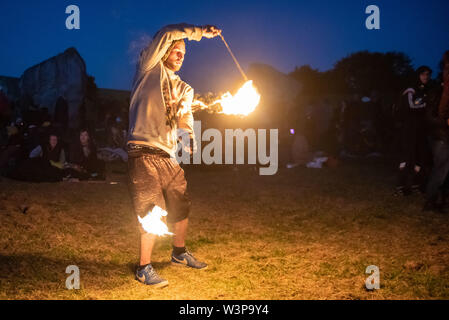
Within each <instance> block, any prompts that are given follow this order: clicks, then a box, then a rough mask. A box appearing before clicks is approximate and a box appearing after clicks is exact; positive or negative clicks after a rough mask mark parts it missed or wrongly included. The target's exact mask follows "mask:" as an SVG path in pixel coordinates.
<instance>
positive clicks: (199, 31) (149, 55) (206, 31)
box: [139, 23, 221, 72]
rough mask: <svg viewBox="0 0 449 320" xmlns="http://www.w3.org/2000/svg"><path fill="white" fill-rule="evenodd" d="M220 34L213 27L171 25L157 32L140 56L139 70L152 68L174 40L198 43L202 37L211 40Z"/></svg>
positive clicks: (143, 70)
mask: <svg viewBox="0 0 449 320" xmlns="http://www.w3.org/2000/svg"><path fill="white" fill-rule="evenodd" d="M220 33H221V30H219V29H217V28H216V27H214V26H194V25H190V24H186V23H181V24H172V25H168V26H165V27H164V28H162V29H161V30H159V31H158V32H157V33H156V35H155V37H154V39H153V41H151V43H150V44H149V45H148V47H146V48H145V49H144V50H143V51H142V53H141V54H140V60H139V69H140V71H142V72H146V71H149V70H151V69H152V68H154V67H155V66H156V65H157V64H158V63H159V61H161V59H162V57H163V56H164V55H165V53H166V52H167V50H168V48H169V47H170V45H171V43H172V42H173V41H175V40H181V39H185V38H187V39H189V40H195V41H200V40H201V38H202V37H203V36H204V37H206V38H213V37H215V36H217V35H218V34H220Z"/></svg>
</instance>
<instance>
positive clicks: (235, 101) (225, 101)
mask: <svg viewBox="0 0 449 320" xmlns="http://www.w3.org/2000/svg"><path fill="white" fill-rule="evenodd" d="M259 101H260V95H259V93H257V90H256V88H254V86H253V81H252V80H249V81H247V82H245V84H244V85H243V86H242V87H241V88H240V89H239V90H238V91H237V93H236V94H235V95H234V96H233V95H232V94H230V93H229V92H226V93H225V94H224V95H222V96H221V99H219V100H217V101H215V102H214V104H215V103H219V104H221V106H222V108H223V113H224V114H234V115H243V116H247V115H249V114H250V113H251V112H253V111H254V110H255V109H256V107H257V105H258V104H259Z"/></svg>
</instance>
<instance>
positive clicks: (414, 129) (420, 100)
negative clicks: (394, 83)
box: [396, 66, 432, 195]
mask: <svg viewBox="0 0 449 320" xmlns="http://www.w3.org/2000/svg"><path fill="white" fill-rule="evenodd" d="M416 74H417V81H416V83H415V85H413V86H411V87H410V88H407V89H406V90H405V91H404V92H403V93H402V101H401V104H402V107H401V120H402V129H401V132H400V135H401V137H400V139H401V154H400V161H399V171H398V184H397V186H396V194H398V195H409V194H411V193H412V191H418V190H421V191H424V190H423V188H424V184H425V177H426V176H425V166H426V165H427V163H428V161H429V149H428V144H427V131H426V130H427V125H426V110H427V107H428V104H429V87H430V80H431V75H432V70H431V69H430V68H429V67H427V66H421V67H419V68H418V69H417V71H416Z"/></svg>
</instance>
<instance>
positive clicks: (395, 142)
mask: <svg viewBox="0 0 449 320" xmlns="http://www.w3.org/2000/svg"><path fill="white" fill-rule="evenodd" d="M442 68H443V69H442V76H439V77H437V80H436V81H435V80H432V70H431V69H430V68H429V67H427V66H421V67H419V68H418V69H417V70H416V76H415V80H414V82H413V83H411V84H410V85H409V86H408V87H407V88H405V89H404V90H403V91H402V92H400V95H399V96H400V98H399V99H397V101H396V102H395V103H391V104H388V103H385V102H384V101H382V98H381V97H380V95H379V94H378V93H376V92H373V93H372V94H371V95H370V96H369V97H367V96H362V95H358V94H354V95H353V96H351V97H350V98H349V99H344V100H342V101H341V102H340V105H339V106H336V107H335V106H332V105H331V103H330V102H329V101H328V100H327V99H322V101H316V100H311V101H309V102H308V103H307V104H305V105H304V106H303V107H302V108H300V111H299V112H298V111H295V112H297V113H298V114H296V115H293V116H292V117H291V118H293V119H294V121H293V123H294V125H292V129H290V133H291V135H292V138H291V140H290V142H289V143H287V144H288V145H292V148H291V149H290V154H289V158H290V160H291V162H290V163H289V164H287V167H288V168H291V167H294V166H296V165H298V164H303V165H306V166H308V167H312V168H321V167H322V166H323V165H326V164H327V165H329V166H332V165H335V163H338V160H340V159H345V158H346V159H347V158H361V157H378V156H388V157H389V158H390V159H391V158H393V159H397V158H398V160H397V184H396V188H395V194H396V195H403V196H409V195H413V194H424V195H425V198H426V202H425V204H424V207H423V209H424V210H425V211H427V210H430V211H437V212H445V207H446V204H447V203H448V202H449V201H448V199H449V198H448V196H449V176H448V173H449V120H448V119H449V51H448V52H446V53H445V54H444V56H443V60H442ZM318 150H319V151H320V152H317V151H318ZM321 151H324V152H321ZM323 155H325V157H323Z"/></svg>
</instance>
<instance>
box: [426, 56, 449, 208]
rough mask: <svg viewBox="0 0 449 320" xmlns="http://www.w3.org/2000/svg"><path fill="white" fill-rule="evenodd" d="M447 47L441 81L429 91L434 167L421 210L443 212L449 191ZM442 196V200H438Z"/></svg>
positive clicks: (448, 60)
mask: <svg viewBox="0 0 449 320" xmlns="http://www.w3.org/2000/svg"><path fill="white" fill-rule="evenodd" d="M448 96H449V51H447V52H446V53H445V55H444V56H443V82H442V83H440V85H439V86H438V87H437V88H436V89H435V90H434V91H433V92H432V94H431V99H430V100H431V102H430V108H429V110H428V113H427V114H428V116H427V119H428V127H429V141H430V144H431V147H432V155H433V168H432V172H431V175H430V178H429V182H428V184H427V190H426V191H427V192H426V203H425V205H424V208H423V210H424V211H436V212H440V213H444V211H445V208H444V205H445V202H446V199H447V196H448V194H449V189H448V186H449V179H448V173H449V120H448V119H449V99H447V97H448ZM440 199H441V201H439V200H440Z"/></svg>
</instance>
